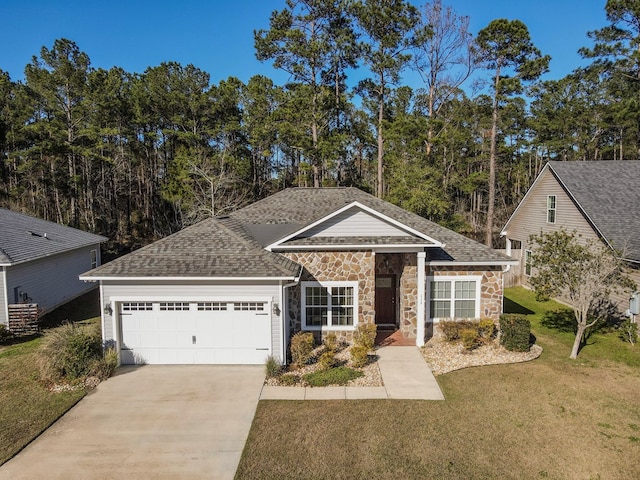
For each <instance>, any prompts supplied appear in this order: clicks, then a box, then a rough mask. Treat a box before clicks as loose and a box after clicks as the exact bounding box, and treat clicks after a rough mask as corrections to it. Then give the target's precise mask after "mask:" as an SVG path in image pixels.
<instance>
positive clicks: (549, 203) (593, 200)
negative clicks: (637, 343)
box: [501, 160, 640, 311]
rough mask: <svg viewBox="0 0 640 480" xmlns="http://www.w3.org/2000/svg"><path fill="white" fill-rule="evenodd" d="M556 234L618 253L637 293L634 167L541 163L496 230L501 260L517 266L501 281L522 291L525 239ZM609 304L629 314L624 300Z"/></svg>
mask: <svg viewBox="0 0 640 480" xmlns="http://www.w3.org/2000/svg"><path fill="white" fill-rule="evenodd" d="M561 229H564V230H565V231H567V232H569V233H571V232H574V231H575V232H576V233H577V234H579V235H580V236H581V238H582V239H584V240H585V241H588V240H596V241H602V242H603V243H604V244H605V245H607V246H608V247H610V248H613V249H614V250H616V251H618V252H622V253H623V254H624V260H625V261H626V262H627V265H628V267H629V270H628V271H629V274H630V276H631V278H632V279H633V280H634V281H635V282H636V284H637V285H638V286H639V287H640V161H638V160H619V161H606V160H604V161H586V162H583V161H571V162H549V163H547V165H545V167H544V168H543V169H542V171H541V172H540V174H539V175H538V177H537V178H536V180H535V181H534V182H533V184H532V185H531V188H529V190H528V191H527V193H526V195H525V196H524V198H523V199H522V201H521V202H520V204H519V205H518V207H517V208H516V210H515V211H514V213H513V215H511V218H509V221H508V222H507V223H506V225H505V226H504V228H503V230H502V233H501V235H502V236H504V237H505V238H506V244H507V254H508V255H510V256H511V257H513V258H515V259H517V260H518V261H519V262H520V263H519V265H517V266H516V267H515V268H513V269H512V271H511V272H509V273H508V274H507V275H515V277H516V278H515V279H514V280H515V282H516V283H520V284H523V285H528V284H529V283H528V278H529V277H530V275H531V265H530V262H528V259H529V257H530V255H531V245H530V243H529V237H530V236H531V235H537V234H540V233H542V232H544V233H549V232H554V231H559V230H561ZM514 272H515V274H514ZM612 300H613V301H614V302H615V303H616V304H617V306H618V308H619V309H620V310H621V311H625V310H626V309H627V308H629V294H624V293H622V294H618V295H614V296H613V297H612Z"/></svg>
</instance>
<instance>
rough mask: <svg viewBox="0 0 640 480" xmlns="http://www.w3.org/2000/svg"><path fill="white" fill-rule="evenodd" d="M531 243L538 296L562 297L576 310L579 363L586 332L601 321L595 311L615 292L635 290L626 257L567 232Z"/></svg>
mask: <svg viewBox="0 0 640 480" xmlns="http://www.w3.org/2000/svg"><path fill="white" fill-rule="evenodd" d="M530 242H531V244H532V255H531V265H532V267H533V275H532V276H531V279H530V282H531V285H532V286H533V288H534V290H535V292H536V296H537V297H538V298H549V297H562V298H563V299H566V300H568V302H569V303H570V304H571V306H572V307H573V312H574V315H575V318H576V322H577V331H576V338H575V341H574V342H573V348H572V349H571V355H570V356H569V358H573V359H575V358H576V357H577V356H578V352H579V350H580V346H581V345H582V342H583V338H584V334H585V332H586V331H587V329H588V328H591V327H593V326H594V325H595V324H596V323H597V322H598V320H600V318H599V317H598V315H597V314H596V311H595V310H596V309H595V307H596V306H597V305H598V304H599V303H601V302H603V301H607V300H608V299H609V295H610V294H611V293H613V292H616V291H624V290H627V289H629V290H632V289H633V288H634V285H633V282H632V281H631V279H630V278H629V277H628V276H627V274H626V272H625V264H624V260H623V258H624V255H618V254H616V253H615V252H614V251H613V250H611V249H610V248H608V247H606V246H605V245H604V244H602V243H601V242H599V241H594V240H588V241H586V242H585V241H583V240H582V238H581V237H580V236H579V235H577V234H576V233H575V232H573V233H568V232H566V231H564V230H560V231H557V232H551V233H541V234H539V235H533V236H531V238H530Z"/></svg>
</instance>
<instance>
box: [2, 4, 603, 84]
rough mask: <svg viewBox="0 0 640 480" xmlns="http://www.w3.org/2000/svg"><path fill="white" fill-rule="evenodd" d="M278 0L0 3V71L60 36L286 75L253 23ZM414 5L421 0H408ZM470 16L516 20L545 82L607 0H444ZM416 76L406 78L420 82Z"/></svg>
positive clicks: (95, 57) (280, 78) (141, 66)
mask: <svg viewBox="0 0 640 480" xmlns="http://www.w3.org/2000/svg"><path fill="white" fill-rule="evenodd" d="M284 3H285V2H284V0H209V1H205V0H200V1H197V0H174V1H165V0H155V1H149V0H128V1H122V0H106V1H98V0H83V1H78V0H67V1H63V0H0V21H1V23H2V28H1V29H0V69H2V70H4V71H7V72H9V74H10V75H11V78H12V79H13V80H21V79H22V78H23V71H24V67H25V65H27V63H29V62H30V61H31V57H32V56H33V55H38V53H39V51H40V48H41V47H42V46H46V47H48V48H50V47H51V46H52V45H53V42H54V40H55V39H57V38H61V37H64V38H68V39H70V40H73V41H74V42H75V43H76V44H77V45H78V47H79V48H80V49H81V50H82V51H84V52H86V53H87V54H88V55H89V57H90V59H91V63H92V66H93V67H95V68H97V67H103V68H110V67H112V66H120V67H122V68H124V69H125V70H126V71H128V72H139V73H141V72H143V71H144V70H145V69H146V68H147V67H149V66H156V65H159V64H160V63H161V62H164V61H177V62H179V63H181V64H183V65H187V64H189V63H192V64H194V65H195V66H196V67H199V68H201V69H202V70H205V71H207V72H208V73H210V74H211V80H212V82H214V83H217V82H219V81H220V80H222V79H226V78H227V77H229V76H236V77H238V78H240V79H241V80H242V81H244V82H246V81H247V80H248V79H249V78H250V77H251V76H252V75H255V74H263V75H267V76H269V77H271V78H273V79H274V80H275V81H276V83H280V84H281V83H284V82H285V81H286V80H287V76H286V75H285V74H284V73H282V72H278V71H276V70H274V69H273V68H272V67H271V65H270V64H268V63H261V62H258V61H257V60H256V58H255V54H254V48H253V30H254V29H260V28H268V26H269V15H270V13H271V12H272V11H273V10H276V9H281V8H283V6H284ZM413 3H414V4H416V5H422V4H424V3H425V2H419V1H414V2H413ZM443 3H444V4H445V5H451V6H452V7H453V8H454V9H455V10H456V12H457V13H458V14H462V15H468V16H469V17H470V22H471V29H472V32H473V33H476V32H477V31H478V30H480V29H482V28H483V27H485V26H486V25H487V24H488V23H489V22H490V21H491V20H493V19H496V18H508V19H510V20H513V19H516V18H517V19H519V20H522V21H523V22H524V23H525V24H526V25H527V26H528V28H529V31H530V33H531V37H532V39H533V42H534V43H535V44H536V46H537V47H538V48H539V49H540V50H541V51H542V52H543V53H545V54H549V55H551V56H552V61H551V71H550V72H549V73H548V74H546V75H545V77H544V78H545V79H553V78H561V77H563V76H564V75H566V74H567V73H569V72H571V71H572V70H573V69H574V68H576V67H578V66H580V65H582V64H584V62H582V61H581V59H580V56H579V55H578V53H577V50H578V48H580V47H582V46H588V45H589V44H590V43H589V39H588V38H587V36H586V33H587V31H589V30H594V29H597V28H600V27H603V26H604V25H606V17H605V14H604V5H605V3H606V2H605V0H555V1H554V0H535V1H531V0H449V1H447V0H444V1H443ZM414 82H417V77H415V76H411V75H408V76H407V78H406V82H405V83H407V84H409V85H411V86H413V87H419V86H420V85H418V84H413V83H414Z"/></svg>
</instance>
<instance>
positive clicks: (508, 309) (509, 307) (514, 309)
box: [504, 297, 535, 315]
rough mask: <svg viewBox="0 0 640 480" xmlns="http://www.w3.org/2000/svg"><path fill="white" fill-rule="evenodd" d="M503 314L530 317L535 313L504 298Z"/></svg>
mask: <svg viewBox="0 0 640 480" xmlns="http://www.w3.org/2000/svg"><path fill="white" fill-rule="evenodd" d="M504 313H520V314H522V315H532V314H534V313H535V312H534V311H533V310H529V309H528V308H527V307H525V306H523V305H520V304H519V303H517V302H514V301H513V300H511V299H510V298H508V297H504Z"/></svg>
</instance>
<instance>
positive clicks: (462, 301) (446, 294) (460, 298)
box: [429, 276, 482, 319]
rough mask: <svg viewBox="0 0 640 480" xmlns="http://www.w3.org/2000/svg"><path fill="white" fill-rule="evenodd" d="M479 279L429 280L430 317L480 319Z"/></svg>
mask: <svg viewBox="0 0 640 480" xmlns="http://www.w3.org/2000/svg"><path fill="white" fill-rule="evenodd" d="M481 280H482V278H481V277H466V276H465V277H462V276H460V277H444V276H443V277H433V278H431V279H430V287H429V307H430V316H431V318H432V319H433V318H435V319H441V318H442V319H445V318H478V317H480V282H481Z"/></svg>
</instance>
